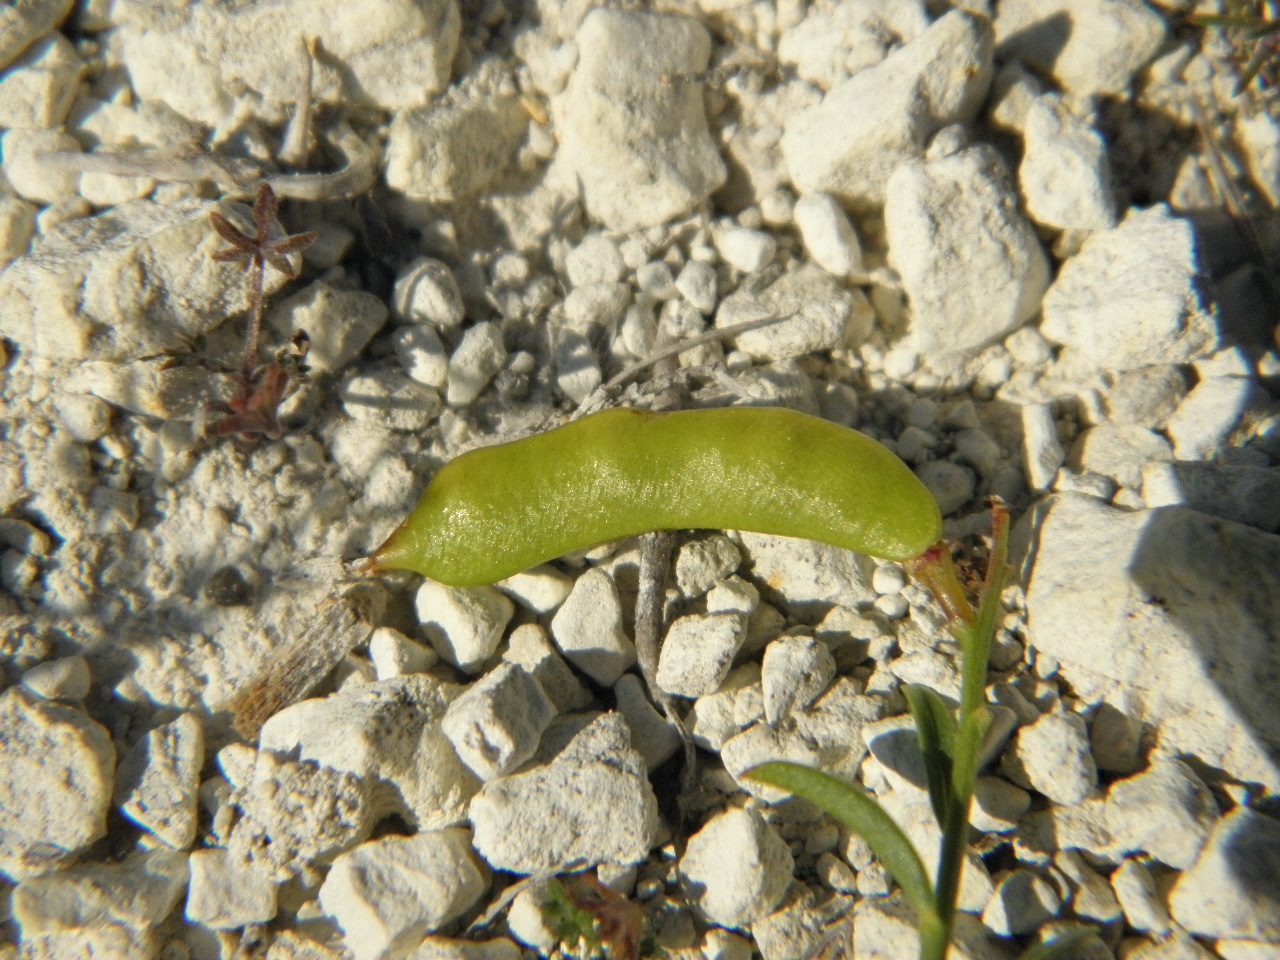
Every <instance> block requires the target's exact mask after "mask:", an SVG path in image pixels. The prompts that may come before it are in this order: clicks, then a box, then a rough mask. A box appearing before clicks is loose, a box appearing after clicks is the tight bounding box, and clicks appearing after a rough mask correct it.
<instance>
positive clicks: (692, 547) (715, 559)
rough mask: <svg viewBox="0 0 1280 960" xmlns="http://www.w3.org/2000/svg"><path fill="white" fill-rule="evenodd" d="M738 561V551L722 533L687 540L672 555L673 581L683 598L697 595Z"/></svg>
mask: <svg viewBox="0 0 1280 960" xmlns="http://www.w3.org/2000/svg"><path fill="white" fill-rule="evenodd" d="M741 563H742V552H741V551H740V550H739V549H738V548H737V547H736V546H734V543H733V541H732V540H730V539H729V538H728V537H726V536H722V535H715V536H710V537H707V538H706V539H705V540H691V541H689V542H688V543H686V544H683V545H681V547H680V551H679V553H677V554H676V563H675V566H676V584H677V585H678V586H679V587H680V592H681V593H683V594H684V595H685V596H686V597H700V596H702V595H703V594H704V593H706V592H707V591H708V590H710V589H711V587H712V586H713V585H714V584H715V583H716V582H717V581H719V580H723V579H724V578H725V577H727V576H729V575H730V574H731V573H733V572H734V571H735V570H737V569H738V565H739V564H741Z"/></svg>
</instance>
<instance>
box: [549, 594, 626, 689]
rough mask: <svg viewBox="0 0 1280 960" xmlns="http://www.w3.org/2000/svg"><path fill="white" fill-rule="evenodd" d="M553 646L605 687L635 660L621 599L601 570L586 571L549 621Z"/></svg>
mask: <svg viewBox="0 0 1280 960" xmlns="http://www.w3.org/2000/svg"><path fill="white" fill-rule="evenodd" d="M551 634H552V636H553V637H555V641H556V646H558V647H559V648H560V650H561V652H563V653H564V655H565V658H566V659H568V660H569V662H570V663H572V664H573V665H574V666H575V667H577V668H578V669H579V670H581V671H582V672H583V673H585V674H586V675H587V676H589V677H590V678H591V679H592V680H594V681H595V682H596V683H598V684H600V685H601V686H604V687H610V686H613V684H615V683H617V682H618V678H619V677H620V676H622V674H623V673H624V672H626V670H627V669H628V668H629V667H630V666H631V665H632V664H633V663H635V662H636V648H635V644H633V643H632V642H631V638H630V637H628V636H627V632H626V630H625V629H624V627H623V625H622V598H621V597H620V596H619V595H618V588H617V586H616V585H615V584H614V582H613V578H612V577H610V576H609V575H608V574H607V573H605V572H604V571H603V570H588V571H587V572H586V573H584V574H583V575H582V576H580V577H579V578H578V580H577V582H576V583H574V585H573V590H572V591H571V592H570V593H569V596H568V598H567V599H566V600H565V601H564V603H563V604H562V605H561V606H560V609H559V610H558V611H557V612H556V615H555V617H554V618H553V619H552V621H551Z"/></svg>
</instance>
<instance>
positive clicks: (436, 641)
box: [0, 0, 1280, 960]
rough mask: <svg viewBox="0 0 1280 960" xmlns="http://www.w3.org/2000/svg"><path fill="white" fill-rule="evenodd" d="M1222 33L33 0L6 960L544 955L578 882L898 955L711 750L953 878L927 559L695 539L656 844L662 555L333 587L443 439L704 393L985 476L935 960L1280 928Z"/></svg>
mask: <svg viewBox="0 0 1280 960" xmlns="http://www.w3.org/2000/svg"><path fill="white" fill-rule="evenodd" d="M1232 9H1233V10H1235V11H1236V12H1238V13H1239V12H1243V13H1244V14H1249V15H1261V14H1262V13H1265V11H1264V10H1263V9H1262V5H1261V4H1257V3H1253V4H1250V3H1242V4H1235V5H1234V6H1233V7H1232ZM1193 12H1199V13H1221V12H1223V10H1222V5H1221V4H1219V3H1217V2H1213V0H1205V2H1202V3H1200V4H1198V5H1197V4H1194V3H1188V2H1180V0H1153V2H1151V3H1143V2H1142V0H969V2H955V3H948V2H946V0H929V2H925V0H840V2H834V0H821V2H814V3H812V4H810V5H808V6H806V5H805V4H804V3H801V2H798V0H758V2H734V3H727V2H724V0H701V2H699V0H687V2H685V0H671V2H668V3H661V4H654V5H653V6H652V8H649V7H643V8H642V7H641V6H640V5H631V4H627V3H626V2H622V3H619V4H617V5H616V6H613V7H595V6H593V5H592V4H591V3H589V2H563V3H561V2H557V0H538V2H532V0H531V2H529V3H527V4H521V3H519V2H517V0H506V2H504V0H484V2H481V0H467V2H465V3H464V4H463V5H462V6H461V7H459V5H458V4H457V2H456V0H362V2H353V0H242V2H234V3H231V2H198V0H195V2H190V3H183V4H178V3H165V2H153V0H114V2H112V0H80V2H78V3H77V2H73V0H18V2H16V3H13V4H9V5H6V6H4V7H3V9H0V64H3V65H4V73H3V75H0V128H2V129H3V130H4V133H3V135H2V136H0V157H2V160H3V171H4V178H3V179H4V184H3V186H4V189H3V190H0V257H3V261H0V262H5V263H8V266H7V267H5V268H4V269H3V270H0V336H3V338H4V339H3V352H4V354H5V363H4V366H3V370H2V371H0V391H2V392H0V402H2V404H3V407H2V410H0V417H2V418H3V420H2V423H3V438H4V439H3V441H0V501H2V502H0V687H2V688H3V692H0V921H2V925H0V940H3V941H7V944H6V945H4V946H0V957H3V958H7V957H24V958H27V957H29V958H37V957H40V958H58V960H63V958H81V957H83V958H89V957H92V958H97V960H101V958H107V957H121V958H126V957H127V958H163V960H189V958H198V960H204V958H232V957H235V958H249V957H268V958H270V960H329V958H342V957H354V958H356V960H374V958H400V957H414V958H419V960H425V958H467V960H471V958H476V960H480V958H485V960H488V958H500V960H515V958H518V957H520V956H526V957H533V956H535V955H540V956H544V957H547V956H553V955H556V954H557V952H558V951H562V947H561V945H560V944H559V941H558V936H557V933H556V931H555V930H554V929H553V925H552V924H551V923H550V921H549V917H550V910H551V909H552V908H549V907H548V903H549V902H550V898H552V891H553V889H554V887H553V885H549V883H548V881H549V880H550V878H552V877H554V876H556V875H567V874H570V873H572V872H574V871H580V870H582V869H584V868H592V869H593V870H594V876H596V877H597V878H598V880H599V881H600V882H602V883H603V884H605V885H606V886H607V887H608V888H611V889H612V890H613V891H616V892H617V895H618V897H619V900H618V903H623V902H624V901H625V902H629V903H631V904H632V905H633V906H632V907H621V906H619V907H615V908H614V909H615V911H616V915H617V916H619V917H623V918H626V919H625V920H624V921H622V922H623V926H624V927H625V928H626V929H627V930H631V931H633V932H639V933H642V934H643V935H644V936H645V937H648V938H651V940H650V942H651V943H653V944H655V945H656V948H657V949H660V950H661V951H662V952H663V953H664V954H665V955H666V956H670V957H680V958H688V960H694V958H703V960H748V958H750V957H751V956H755V955H759V956H762V957H763V958H765V960H793V958H800V957H809V956H816V955H819V954H825V955H827V956H836V955H840V954H841V953H843V955H845V956H849V957H854V958H859V960H861V958H866V960H871V958H898V957H908V956H912V955H914V953H915V949H916V947H915V933H914V928H913V926H912V923H911V917H910V912H909V910H907V908H906V907H905V905H904V903H903V901H902V900H901V898H900V895H899V894H897V893H896V892H895V890H894V886H893V883H892V880H891V878H890V877H889V875H888V874H887V872H886V870H885V868H884V867H883V866H882V865H881V864H880V863H879V862H878V861H876V859H875V858H874V857H873V856H872V854H871V852H870V850H869V849H868V847H867V845H866V843H865V842H864V841H862V840H861V839H860V838H858V837H857V836H851V835H849V834H848V833H847V832H845V831H844V830H842V829H841V828H840V827H839V826H838V825H837V824H836V823H835V822H834V821H832V820H830V819H829V818H827V817H826V816H825V815H823V814H822V813H821V812H819V811H818V810H817V809H816V808H814V807H811V806H809V805H807V804H805V803H803V802H801V801H798V800H795V799H787V798H785V797H784V796H781V795H780V794H778V793H777V792H776V791H770V790H769V789H767V788H763V787H761V786H759V785H755V784H750V783H748V782H747V781H745V780H744V779H741V778H740V775H741V774H742V772H743V771H744V770H746V769H748V768H750V767H751V766H753V765H755V764H757V763H760V762H763V761H765V760H769V759H778V758H785V759H790V760H794V761H797V762H801V763H805V764H808V765H810V766H817V767H820V768H822V769H824V770H827V771H828V772H831V773H834V774H836V775H838V776H842V777H845V778H848V779H857V780H858V781H859V782H861V783H862V784H864V785H865V786H866V787H867V788H868V789H869V790H871V791H872V792H873V793H874V794H875V796H876V797H877V799H879V800H880V802H881V803H882V804H883V805H884V806H885V808H886V809H888V810H889V811H890V812H891V814H892V815H893V816H894V817H895V818H896V819H897V820H898V821H899V822H900V823H901V824H902V826H903V827H904V829H905V830H906V831H907V833H908V834H909V835H910V836H911V837H912V838H913V840H914V841H915V842H916V844H917V845H918V846H919V847H920V848H921V849H922V850H923V851H925V852H926V854H928V856H927V857H926V859H929V858H931V856H932V854H931V852H930V851H932V850H934V849H936V847H937V844H938V833H937V827H936V825H935V824H934V821H933V817H932V813H931V811H930V807H929V803H928V799H927V795H926V792H925V789H924V778H923V771H922V767H921V757H920V753H919V748H918V746H916V741H915V736H914V732H913V730H912V725H911V720H910V717H909V715H908V714H907V711H906V704H905V700H904V697H903V695H902V693H901V691H900V688H901V686H902V685H903V684H905V683H919V684H924V685H926V686H929V687H931V688H932V689H934V690H935V691H937V692H938V693H940V694H942V695H943V696H948V697H951V698H953V699H954V698H955V697H956V696H957V694H958V684H959V672H958V665H957V660H956V649H955V646H954V644H953V643H952V642H951V641H950V640H949V639H948V638H947V634H946V629H945V617H944V615H943V613H942V611H941V609H940V608H939V606H938V605H937V604H936V602H935V601H934V600H933V599H932V598H931V597H930V596H929V595H928V594H927V593H926V592H925V591H924V590H923V589H922V588H921V587H920V586H919V585H918V584H916V583H914V582H912V581H911V580H910V579H909V578H908V577H907V576H906V575H905V574H904V571H903V569H902V567H901V565H900V564H896V563H891V562H883V561H876V560H873V559H871V558H869V557H865V556H861V555H857V554H853V553H849V552H846V551H843V550H839V549H837V548H834V547H827V546H823V545H820V544H815V543H810V542H808V541H801V540H789V539H785V538H780V537H773V536H765V535H761V534H754V533H747V532H735V531H706V530H703V531H685V532H682V533H681V534H680V535H679V537H678V539H677V542H676V547H675V551H674V553H673V558H672V561H671V565H670V576H669V581H668V588H667V593H666V608H665V609H666V615H667V625H668V626H667V630H666V637H665V644H664V647H663V651H662V657H661V660H660V661H659V663H658V668H657V676H658V686H659V688H660V691H661V694H662V696H661V698H660V699H662V700H666V701H667V702H670V703H674V704H675V705H676V708H677V709H678V710H679V711H680V712H681V713H682V714H684V723H685V725H686V727H687V728H688V729H689V730H690V731H691V732H692V737H693V740H694V741H695V743H696V746H697V753H698V770H697V776H696V779H695V782H694V783H693V784H692V785H691V787H690V788H689V789H687V790H686V791H685V792H684V796H683V801H684V804H685V808H686V810H687V812H688V822H687V823H685V824H684V825H683V827H682V825H681V823H680V819H679V815H678V812H677V810H678V796H679V795H680V793H681V790H682V780H681V766H682V762H683V753H682V751H681V750H680V737H679V735H678V733H677V731H676V728H675V727H674V726H673V725H672V724H671V723H670V722H669V721H668V720H667V719H666V718H665V717H664V716H663V715H662V714H661V713H660V712H659V710H658V709H656V708H655V706H654V704H653V702H652V701H651V699H650V696H649V694H648V692H647V690H646V687H645V685H644V683H643V681H641V679H640V677H639V675H638V669H637V667H636V649H635V645H634V643H633V639H634V634H633V626H632V620H633V615H634V609H635V607H636V595H637V590H638V589H639V587H640V574H639V572H638V571H639V565H640V559H639V558H640V548H639V545H638V543H637V542H636V541H623V542H618V543H610V544H606V545H603V546H599V547H595V548H592V549H588V550H584V551H581V552H580V553H578V554H576V555H573V556H570V557H565V558H561V559H559V560H557V561H555V562H553V563H550V564H547V565H544V566H541V567H538V568H535V569H534V570H531V571H529V572H527V573H523V574H520V575H518V576H515V577H512V578H510V579H509V580H505V581H503V582H501V583H499V584H497V585H495V586H492V587H476V588H455V587H448V586H443V585H441V584H437V583H433V582H431V581H424V580H423V579H422V578H421V577H419V576H416V575H413V574H404V573H387V574H384V575H382V576H380V577H377V578H374V577H363V576H360V575H359V573H358V567H357V566H356V565H353V564H352V563H351V561H355V560H357V559H359V558H362V557H365V556H367V555H368V554H370V553H371V552H372V551H373V550H375V549H376V548H377V546H378V545H379V544H381V543H382V542H383V540H385V539H386V537H387V536H388V535H389V534H390V532H391V531H392V530H393V529H394V528H395V527H396V526H397V525H398V524H399V523H400V522H401V520H403V519H404V517H405V516H406V515H407V514H408V512H409V511H410V510H411V509H412V506H413V504H414V503H415V502H416V499H417V497H418V496H419V494H420V493H421V491H422V490H423V489H424V488H425V486H426V484H427V482H428V481H429V480H430V478H431V476H432V475H433V474H434V473H435V471H436V470H437V469H438V468H439V467H440V466H441V465H442V464H444V463H445V462H447V461H448V460H450V459H452V458H453V457H455V456H457V455H458V454H460V453H462V452H465V451H467V450H469V449H473V448H476V447H479V446H485V445H489V444H492V443H495V442H499V441H503V440H509V439H514V438H517V437H521V436H525V435H528V434H531V433H536V432H539V431H542V430H545V429H548V428H550V427H554V426H556V425H559V424H562V423H564V422H566V421H568V420H570V419H572V418H574V417H575V416H577V415H580V414H582V413H586V412H590V411H594V410H599V409H603V408H607V407H615V406H632V407H641V408H653V407H655V406H664V405H667V404H669V403H671V402H672V398H673V397H674V398H678V401H679V402H680V403H682V404H683V405H684V406H687V407H691V408H710V407H724V406H762V407H777V406H785V407H790V408H793V409H796V410H799V411H803V412H807V413H811V414H817V415H819V416H821V417H824V418H826V419H828V420H832V421H835V422H837V423H840V424H844V425H846V426H850V427H856V428H857V429H859V430H861V431H863V432H865V433H867V434H869V435H871V436H872V437H874V438H875V439H877V440H879V441H881V442H882V443H884V444H885V445H886V446H888V447H889V448H890V449H892V450H893V451H894V452H895V453H897V454H898V455H899V456H900V457H901V458H902V459H903V460H904V461H906V463H907V464H908V465H909V466H911V467H912V468H913V469H914V470H915V472H916V474H917V476H918V477H919V478H920V479H921V480H922V481H923V482H924V483H925V485H926V486H927V487H928V488H929V489H930V490H931V491H932V492H933V493H934V495H935V496H936V497H937V499H938V501H939V503H940V504H941V506H942V510H943V513H944V516H945V518H946V533H947V536H948V538H951V539H954V540H956V541H962V542H967V543H969V544H970V545H973V544H976V543H977V542H978V540H979V538H980V537H981V535H982V534H984V533H985V532H987V531H988V530H989V526H990V514H989V511H988V510H987V509H986V508H985V507H984V502H985V500H986V498H987V497H988V496H991V495H998V496H1000V497H1002V498H1003V499H1004V500H1005V501H1006V502H1007V503H1008V504H1009V505H1010V507H1011V508H1012V510H1013V512H1014V517H1015V528H1014V547H1015V557H1016V560H1017V566H1016V576H1015V582H1014V583H1013V585H1011V586H1010V587H1009V588H1008V589H1007V590H1006V592H1005V593H1004V595H1003V597H1002V600H1003V603H1004V611H1005V612H1004V615H1003V619H1002V621H1001V624H1000V629H999V632H998V634H997V637H996V640H995V644H994V646H993V651H992V661H991V667H992V669H991V672H990V676H989V687H988V696H989V700H990V701H991V705H992V712H993V714H994V715H995V718H996V723H995V725H994V728H993V732H992V734H991V736H990V739H989V742H988V744H987V747H986V753H985V754H984V756H985V758H986V766H985V767H984V769H983V773H982V776H981V777H980V779H979V782H978V791H977V802H976V804H975V808H974V812H973V816H972V818H971V823H972V826H973V833H972V856H971V857H970V860H969V862H968V865H967V868H966V872H965V879H964V883H963V889H962V890H961V898H960V899H961V903H960V909H961V910H962V911H963V912H962V914H961V915H960V918H959V922H958V927H957V944H956V947H955V949H954V951H953V955H954V956H957V957H961V956H963V957H968V958H971V960H987V958H1012V957H1014V956H1017V955H1019V954H1020V953H1021V951H1023V950H1024V949H1026V948H1027V947H1028V946H1031V945H1033V944H1036V943H1040V942H1044V941H1047V940H1052V939H1053V938H1055V937H1058V936H1061V935H1063V934H1064V933H1067V932H1071V931H1074V930H1079V929H1082V928H1083V929H1087V930H1088V931H1091V932H1092V933H1093V936H1091V937H1090V938H1089V939H1088V940H1086V941H1084V942H1083V944H1082V946H1081V947H1080V952H1079V955H1080V956H1081V957H1088V958H1123V960H1194V958H1212V957H1219V958H1222V960H1245V958H1250V960H1261V958H1275V957H1280V819H1278V818H1280V801H1278V800H1277V792H1278V791H1280V707H1278V706H1277V705H1278V704H1280V403H1277V396H1280V345H1278V344H1280V341H1277V340H1276V339H1275V337H1276V332H1275V331H1276V320H1277V312H1276V309H1277V308H1276V303H1277V297H1276V287H1275V278H1274V273H1273V272H1272V267H1273V266H1274V264H1275V253H1276V237H1277V225H1278V221H1277V218H1276V217H1275V209H1276V205H1277V203H1280V122H1278V121H1277V113H1276V95H1275V92H1274V88H1268V87H1267V86H1266V84H1267V83H1269V82H1271V81H1272V80H1274V77H1272V72H1273V70H1274V65H1273V64H1271V63H1267V64H1266V65H1265V66H1264V70H1263V76H1262V78H1261V80H1260V81H1258V82H1255V83H1254V84H1252V85H1251V86H1249V87H1248V88H1247V89H1245V90H1243V91H1242V92H1237V86H1238V85H1239V81H1240V78H1241V68H1242V65H1243V62H1244V61H1245V60H1247V59H1248V57H1249V55H1250V53H1251V52H1252V48H1251V47H1250V46H1249V45H1248V44H1247V43H1245V42H1244V41H1243V40H1242V39H1241V38H1240V36H1238V35H1236V34H1233V33H1230V32H1225V33H1224V31H1222V30H1219V29H1204V28H1201V27H1199V26H1197V25H1195V24H1193V23H1191V22H1189V21H1188V19H1187V17H1188V15H1189V14H1191V13H1193ZM1264 42H1266V41H1264ZM264 185H265V188H264ZM255 199H256V205H255ZM277 200H278V201H279V207H278V209H277V208H275V206H274V201H277ZM289 237H296V238H298V239H294V240H289V239H287V238H289ZM246 265H247V269H246ZM258 265H261V273H260V274H259V272H258V269H257V267H258ZM259 277H260V279H261V281H262V292H261V294H260V295H259V294H256V293H255V292H254V281H255V279H258V278H259ZM256 307H261V308H262V309H261V310H260V311H258V310H256ZM255 312H260V313H262V314H264V323H263V328H262V333H261V335H260V336H258V337H255V336H254V335H253V334H252V333H246V329H247V327H248V326H249V324H248V323H247V321H246V316H253V315H254V314H255ZM753 321H755V322H758V323H763V324H764V325H758V326H756V327H755V328H754V329H750V330H743V329H738V328H736V325H739V324H744V323H751V322H753ZM731 327H733V328H735V331H736V332H735V331H729V332H720V333H717V332H716V331H725V330H726V328H731ZM246 341H247V347H246ZM680 342H684V346H685V349H684V350H683V351H682V352H680V353H679V355H678V358H677V359H676V361H675V363H674V364H673V365H672V364H669V365H667V366H666V367H661V368H659V369H660V370H661V372H660V373H658V374H655V373H654V371H653V368H652V367H651V366H640V365H642V364H644V363H645V362H646V361H648V360H650V359H652V358H653V357H654V356H655V353H656V352H657V351H659V350H660V349H661V348H662V347H663V346H664V345H669V344H673V343H680ZM246 349H247V351H248V357H249V360H248V363H247V364H246V362H245V360H244V359H243V358H244V355H245V353H246ZM620 374H626V376H625V378H622V382H616V381H615V378H618V377H619V375H620ZM814 456H815V457H821V456H822V451H815V452H814ZM532 533H536V531H534V532H531V535H532ZM498 549H501V545H499V547H498ZM569 882H570V883H571V885H572V883H573V881H569ZM641 920H642V925H641V926H636V925H637V924H640V923H641ZM628 924H630V926H628ZM575 947H576V945H574V944H569V945H567V946H566V947H564V948H563V950H564V951H572V950H574V949H575ZM629 955H630V954H629V953H628V951H627V950H626V949H623V948H618V949H616V950H615V951H614V952H613V956H615V957H625V956H629Z"/></svg>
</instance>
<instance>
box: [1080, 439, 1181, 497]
mask: <svg viewBox="0 0 1280 960" xmlns="http://www.w3.org/2000/svg"><path fill="white" fill-rule="evenodd" d="M1172 459H1173V448H1172V447H1171V446H1169V441H1168V440H1166V439H1165V438H1164V437H1162V436H1160V434H1158V433H1156V432H1154V431H1152V430H1147V429H1146V428H1144V427H1139V426H1137V425H1136V424H1132V423H1100V424H1098V425H1097V426H1096V427H1090V428H1089V429H1087V430H1085V431H1084V432H1083V433H1081V434H1080V436H1079V437H1077V438H1076V442H1075V443H1074V444H1073V445H1072V447H1071V452H1070V454H1069V455H1068V457H1067V465H1068V466H1069V467H1071V469H1073V470H1079V471H1085V470H1088V471H1091V472H1093V473H1097V474H1101V475H1102V476H1104V477H1110V478H1111V479H1112V480H1114V481H1115V482H1116V484H1117V485H1118V486H1121V487H1128V488H1129V489H1130V490H1141V489H1142V472H1143V468H1144V466H1146V465H1148V464H1152V463H1157V462H1159V461H1164V460H1172Z"/></svg>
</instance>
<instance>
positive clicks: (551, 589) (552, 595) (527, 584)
mask: <svg viewBox="0 0 1280 960" xmlns="http://www.w3.org/2000/svg"><path fill="white" fill-rule="evenodd" d="M494 586H495V587H497V588H498V589H499V590H501V591H502V592H503V593H505V594H506V595H507V596H509V597H510V598H511V599H512V600H514V601H516V603H518V604H520V606H522V607H524V608H525V609H526V610H532V611H533V612H534V613H550V612H551V611H553V610H555V609H556V608H557V607H559V606H560V604H562V603H564V601H565V598H566V597H568V596H569V591H571V590H572V589H573V578H572V577H571V576H569V575H568V574H567V573H564V572H562V571H560V570H557V569H556V568H555V567H553V566H551V565H550V564H545V563H544V564H541V565H539V566H536V567H534V568H533V569H532V570H526V571H524V572H523V573H517V574H516V575H515V576H512V577H507V579H505V580H499V581H498V582H497V583H495V584H494Z"/></svg>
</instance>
